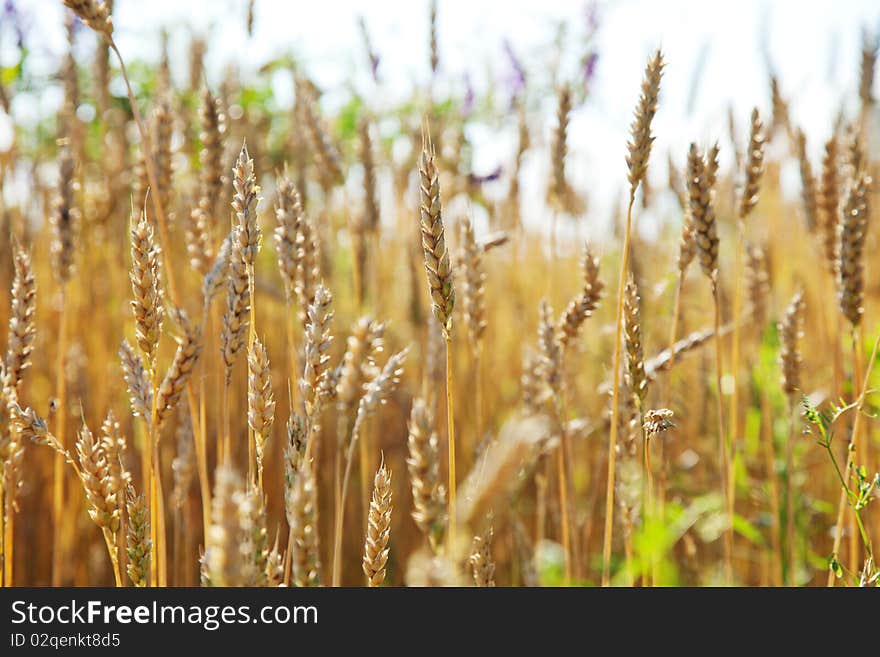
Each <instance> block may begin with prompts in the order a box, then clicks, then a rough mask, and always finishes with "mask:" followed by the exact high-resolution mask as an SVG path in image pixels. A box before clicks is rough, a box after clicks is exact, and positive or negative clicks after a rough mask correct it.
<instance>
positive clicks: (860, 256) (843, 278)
mask: <svg viewBox="0 0 880 657" xmlns="http://www.w3.org/2000/svg"><path fill="white" fill-rule="evenodd" d="M856 176H857V177H856V179H855V180H854V181H853V183H852V186H851V187H850V190H849V196H848V197H847V200H846V203H845V204H844V206H843V216H842V217H841V220H840V226H839V228H838V260H837V268H838V286H839V290H838V300H839V302H840V311H841V312H842V313H843V316H844V317H846V318H847V319H848V320H849V322H850V324H852V326H853V327H855V326H858V325H859V323H860V322H861V321H862V314H863V313H864V311H865V309H864V297H865V290H864V285H865V283H864V267H865V265H864V250H865V240H866V237H867V230H868V217H869V216H870V207H869V200H870V186H871V178H870V177H869V176H868V175H867V174H866V173H865V172H864V171H861V172H857V173H856Z"/></svg>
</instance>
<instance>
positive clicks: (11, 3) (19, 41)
mask: <svg viewBox="0 0 880 657" xmlns="http://www.w3.org/2000/svg"><path fill="white" fill-rule="evenodd" d="M3 22H4V23H6V22H8V23H11V24H12V27H13V29H14V30H15V44H16V46H17V47H18V49H19V50H21V48H22V47H24V29H23V28H22V20H21V12H19V10H18V7H16V6H15V0H6V1H5V2H4V3H3Z"/></svg>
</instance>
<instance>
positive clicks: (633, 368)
mask: <svg viewBox="0 0 880 657" xmlns="http://www.w3.org/2000/svg"><path fill="white" fill-rule="evenodd" d="M640 301H641V299H640V298H639V290H638V287H637V286H636V283H635V281H634V280H633V279H632V277H630V279H629V280H628V281H627V282H626V290H625V292H624V298H623V336H624V338H625V342H626V386H627V388H628V389H629V391H630V393H631V394H633V395H634V396H635V398H636V400H637V404H638V407H639V408H641V406H642V405H643V404H644V403H645V396H646V395H647V393H648V377H647V375H646V374H645V359H644V349H643V347H642V329H641V319H640V308H639V305H640Z"/></svg>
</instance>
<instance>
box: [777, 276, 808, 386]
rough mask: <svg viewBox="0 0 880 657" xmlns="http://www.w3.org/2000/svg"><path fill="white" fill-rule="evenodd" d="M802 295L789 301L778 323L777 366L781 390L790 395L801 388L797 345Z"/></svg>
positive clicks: (797, 295) (797, 293)
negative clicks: (780, 375) (778, 367)
mask: <svg viewBox="0 0 880 657" xmlns="http://www.w3.org/2000/svg"><path fill="white" fill-rule="evenodd" d="M803 324H804V295H803V293H802V292H800V291H798V292H796V293H795V295H794V296H793V297H792V299H791V303H790V304H789V305H788V308H786V309H785V315H784V317H783V318H782V321H781V322H779V342H780V345H781V346H780V349H779V366H780V368H781V369H782V390H783V392H785V394H787V395H792V394H794V393H795V392H797V391H798V390H799V389H800V388H801V361H802V358H801V352H800V347H799V346H798V343H799V342H800V339H801V337H802V336H803V333H804V331H803Z"/></svg>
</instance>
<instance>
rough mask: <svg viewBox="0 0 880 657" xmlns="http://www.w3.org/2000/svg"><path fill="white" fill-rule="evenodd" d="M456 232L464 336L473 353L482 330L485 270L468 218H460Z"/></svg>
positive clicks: (475, 350)
mask: <svg viewBox="0 0 880 657" xmlns="http://www.w3.org/2000/svg"><path fill="white" fill-rule="evenodd" d="M459 226H460V227H461V231H460V242H461V256H460V259H459V261H460V263H461V269H462V277H461V282H462V286H461V297H462V307H463V309H464V320H465V325H466V326H467V330H468V338H469V339H470V342H471V347H472V348H473V350H474V353H476V352H477V349H478V347H479V345H480V343H481V341H482V339H483V334H484V333H485V331H486V324H487V322H486V300H485V295H486V290H485V284H486V273H485V272H484V271H483V263H482V250H481V249H480V248H479V246H478V245H477V240H476V238H475V236H474V227H473V224H471V221H470V219H468V218H467V217H463V218H462V220H461V223H460V224H459Z"/></svg>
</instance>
